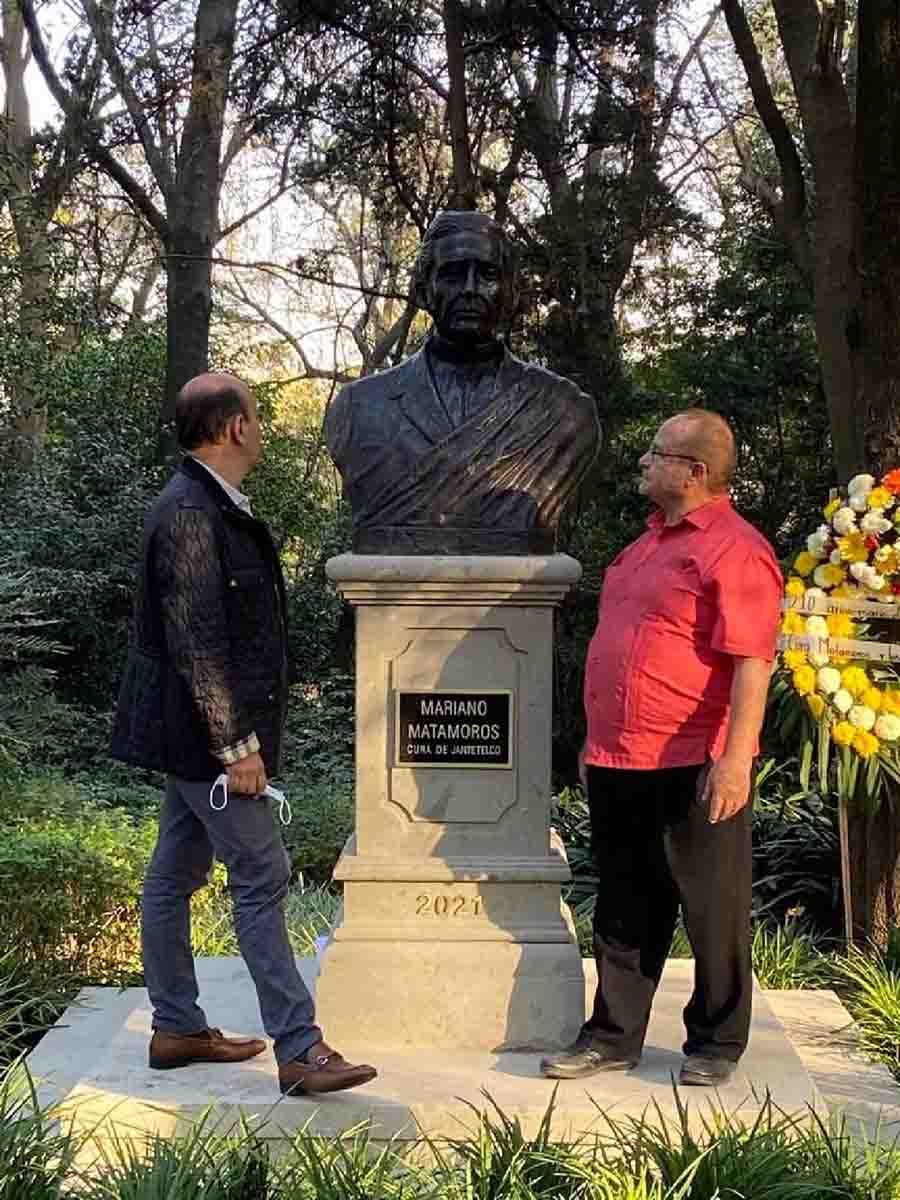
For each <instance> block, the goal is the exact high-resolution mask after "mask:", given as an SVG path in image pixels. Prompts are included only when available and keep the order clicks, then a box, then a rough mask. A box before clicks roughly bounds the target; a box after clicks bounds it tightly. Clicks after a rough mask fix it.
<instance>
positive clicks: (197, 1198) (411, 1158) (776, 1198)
mask: <svg viewBox="0 0 900 1200" xmlns="http://www.w3.org/2000/svg"><path fill="white" fill-rule="evenodd" d="M14 1074H15V1076H16V1080H15V1082H14V1083H11V1082H9V1080H10V1078H11V1076H8V1077H7V1082H6V1083H5V1084H4V1085H3V1087H2V1088H0V1200H62V1197H63V1196H68V1197H71V1200H897V1197H898V1196H900V1150H898V1149H897V1148H896V1147H895V1146H894V1145H892V1144H883V1143H874V1142H873V1143H865V1142H864V1141H861V1140H860V1138H859V1137H858V1136H857V1137H851V1136H850V1135H849V1133H848V1131H847V1129H846V1127H844V1126H842V1125H841V1124H839V1123H837V1124H833V1125H825V1124H824V1123H823V1122H821V1121H820V1120H818V1119H816V1118H815V1117H814V1116H812V1115H808V1116H807V1117H806V1118H805V1119H803V1120H798V1119H796V1118H792V1117H789V1116H787V1115H785V1114H782V1113H779V1112H778V1111H777V1110H776V1109H775V1108H774V1107H773V1106H772V1105H771V1104H765V1105H764V1106H763V1108H762V1110H761V1112H759V1114H758V1115H757V1116H756V1117H755V1119H753V1120H752V1121H747V1120H740V1119H739V1118H738V1117H736V1116H727V1115H721V1114H719V1115H712V1114H711V1115H709V1116H708V1117H706V1118H702V1119H701V1118H700V1117H699V1111H700V1110H698V1111H697V1112H691V1113H690V1114H689V1112H688V1109H687V1108H686V1107H684V1106H682V1107H680V1108H679V1110H678V1114H677V1117H676V1119H674V1120H669V1121H664V1120H663V1118H662V1116H661V1114H659V1113H658V1112H657V1113H651V1114H649V1115H647V1116H645V1117H644V1118H641V1119H631V1120H628V1121H618V1122H617V1121H616V1120H614V1119H612V1118H604V1116H603V1114H598V1116H599V1118H600V1119H599V1129H600V1132H599V1133H596V1134H592V1135H581V1136H579V1137H577V1138H576V1139H574V1140H571V1141H568V1142H566V1141H560V1140H558V1139H557V1138H555V1137H554V1136H553V1133H552V1129H553V1104H554V1101H555V1094H554V1097H553V1100H551V1103H550V1105H549V1106H548V1108H547V1111H546V1113H545V1115H544V1118H543V1120H542V1122H541V1123H540V1126H539V1128H538V1129H537V1130H536V1131H535V1132H534V1133H533V1134H531V1135H529V1134H526V1133H525V1131H524V1130H523V1128H522V1126H521V1124H520V1122H519V1120H518V1119H517V1118H516V1117H514V1116H511V1115H509V1114H507V1113H504V1112H503V1111H502V1110H501V1109H500V1108H498V1107H497V1106H496V1105H495V1104H494V1103H493V1101H492V1100H491V1098H490V1096H487V1095H486V1096H485V1098H484V1103H483V1105H482V1106H481V1107H480V1108H479V1109H476V1108H474V1107H473V1108H472V1117H471V1122H470V1128H469V1129H468V1130H467V1131H463V1132H461V1134H460V1136H459V1137H457V1138H454V1139H448V1140H440V1141H436V1140H430V1141H429V1140H428V1139H423V1140H422V1142H421V1143H420V1144H419V1145H418V1146H416V1147H413V1148H412V1150H409V1149H407V1150H405V1151H404V1152H401V1151H400V1149H399V1148H398V1145H397V1144H392V1143H388V1144H384V1143H376V1142H374V1141H373V1140H372V1139H371V1138H370V1136H369V1133H368V1130H367V1129H366V1127H364V1126H359V1127H356V1128H355V1129H351V1130H348V1131H347V1132H346V1133H344V1134H342V1135H338V1136H333V1137H329V1138H321V1137H316V1136H315V1135H313V1134H312V1133H310V1132H309V1130H308V1129H301V1130H300V1131H299V1132H297V1133H296V1134H294V1135H293V1137H292V1138H291V1140H290V1141H289V1143H288V1144H287V1145H286V1146H285V1145H284V1144H282V1146H281V1147H279V1151H278V1154H277V1155H275V1154H274V1153H272V1152H271V1151H270V1149H269V1147H268V1145H267V1144H266V1142H265V1141H263V1140H262V1139H261V1138H260V1137H259V1136H257V1134H256V1133H255V1132H254V1131H253V1130H252V1129H251V1128H250V1127H249V1126H247V1125H245V1126H244V1127H243V1128H241V1129H240V1130H239V1131H238V1132H237V1133H236V1134H232V1135H229V1136H228V1137H223V1136H221V1135H220V1134H219V1133H218V1132H217V1130H216V1129H215V1128H212V1127H210V1126H209V1124H208V1121H207V1120H205V1119H201V1120H200V1121H198V1122H197V1124H196V1125H195V1126H194V1127H193V1129H192V1130H191V1131H190V1132H189V1133H188V1134H187V1135H186V1136H184V1137H182V1138H179V1139H177V1140H176V1139H168V1138H163V1137H154V1136H151V1137H149V1138H148V1139H147V1141H146V1142H141V1141H140V1140H138V1139H136V1140H135V1141H134V1142H131V1141H125V1140H122V1139H118V1140H116V1139H114V1140H112V1142H111V1143H108V1144H106V1145H105V1146H104V1148H103V1149H102V1151H101V1160H100V1163H99V1164H95V1165H94V1166H93V1167H92V1168H91V1169H90V1171H89V1173H84V1174H82V1173H79V1172H78V1170H77V1169H76V1168H75V1166H74V1163H75V1156H76V1153H77V1151H78V1149H79V1145H80V1143H79V1141H78V1139H76V1138H74V1137H72V1136H68V1135H66V1134H61V1133H59V1132H57V1131H54V1128H53V1126H52V1123H51V1121H50V1118H49V1115H48V1114H47V1113H46V1112H42V1111H41V1110H40V1108H39V1106H38V1105H37V1103H36V1101H35V1099H34V1096H33V1093H32V1092H31V1091H30V1088H29V1085H28V1081H27V1077H25V1076H24V1073H23V1072H22V1071H17V1072H15V1073H14ZM421 1150H425V1151H426V1153H420V1152H419V1151H421ZM98 1168H99V1169H98Z"/></svg>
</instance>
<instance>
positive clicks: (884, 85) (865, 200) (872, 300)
mask: <svg viewBox="0 0 900 1200" xmlns="http://www.w3.org/2000/svg"><path fill="white" fill-rule="evenodd" d="M858 88H859V91H858V102H859V111H860V112H861V113H864V114H865V117H864V119H863V120H862V121H860V123H859V126H858V129H857V144H856V178H857V181H858V214H859V222H858V236H857V254H858V258H859V274H860V281H861V289H860V292H861V294H860V307H859V332H858V377H859V385H858V407H859V412H860V415H861V417H862V419H863V422H864V430H865V448H866V458H867V461H868V466H869V469H870V470H871V471H872V472H873V473H876V474H880V473H881V472H883V471H887V470H891V469H893V468H894V467H900V10H898V7H897V4H896V0H866V3H865V4H864V5H860V13H859V83H858Z"/></svg>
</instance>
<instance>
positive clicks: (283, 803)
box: [209, 772, 293, 825]
mask: <svg viewBox="0 0 900 1200" xmlns="http://www.w3.org/2000/svg"><path fill="white" fill-rule="evenodd" d="M219 788H221V789H222V803H221V804H217V803H216V792H217V790H218V789H219ZM262 795H263V796H267V797H268V799H270V800H275V801H276V802H277V804H278V820H279V821H280V822H281V823H282V825H290V823H291V820H292V819H293V814H292V812H291V806H290V804H289V803H288V798H287V796H286V795H285V794H284V792H282V791H281V790H280V789H279V788H276V787H272V785H271V783H267V784H266V788H265V791H264V792H262ZM209 807H210V808H211V809H212V810H213V812H224V811H225V809H226V808H227V807H228V776H227V775H226V774H225V773H224V772H223V773H222V774H221V775H219V776H218V778H217V779H216V781H215V783H213V785H212V787H211V788H210V789H209Z"/></svg>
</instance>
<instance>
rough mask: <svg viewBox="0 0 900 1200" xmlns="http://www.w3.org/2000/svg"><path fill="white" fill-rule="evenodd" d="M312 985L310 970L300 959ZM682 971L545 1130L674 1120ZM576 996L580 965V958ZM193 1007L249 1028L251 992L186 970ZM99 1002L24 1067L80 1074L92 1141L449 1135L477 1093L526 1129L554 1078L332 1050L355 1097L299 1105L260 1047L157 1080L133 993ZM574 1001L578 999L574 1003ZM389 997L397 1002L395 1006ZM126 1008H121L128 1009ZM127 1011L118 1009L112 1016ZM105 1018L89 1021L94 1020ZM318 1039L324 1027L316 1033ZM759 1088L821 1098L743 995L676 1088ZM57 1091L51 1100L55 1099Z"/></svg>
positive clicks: (692, 1096) (534, 1068) (756, 1097)
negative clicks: (242, 1132)
mask: <svg viewBox="0 0 900 1200" xmlns="http://www.w3.org/2000/svg"><path fill="white" fill-rule="evenodd" d="M301 969H302V970H303V973H304V975H305V977H306V979H307V982H308V983H309V984H310V985H312V986H314V982H315V973H316V964H315V962H314V961H312V960H301ZM692 969H693V964H692V963H691V962H689V961H685V960H672V961H671V962H670V963H669V964H668V967H667V969H666V973H665V976H664V979H663V983H662V986H661V988H660V993H659V995H658V997H657V1003H656V1005H655V1006H654V1014H653V1020H652V1022H651V1027H650V1032H649V1037H648V1042H647V1047H646V1050H645V1054H644V1057H643V1059H642V1061H641V1064H640V1066H639V1067H638V1068H637V1069H636V1070H635V1071H632V1072H628V1073H626V1074H623V1073H618V1072H616V1073H614V1074H610V1075H604V1076H599V1077H594V1078H591V1079H587V1080H583V1081H572V1082H565V1083H561V1084H560V1085H559V1086H558V1088H557V1090H556V1096H555V1113H554V1133H555V1134H556V1136H558V1137H560V1138H571V1137H574V1136H577V1135H579V1134H583V1133H589V1132H608V1131H609V1127H608V1124H607V1118H609V1119H611V1120H613V1121H622V1120H628V1119H631V1118H639V1117H641V1116H642V1115H644V1114H647V1116H648V1118H649V1119H652V1120H655V1121H660V1120H663V1119H667V1118H668V1119H673V1118H674V1117H675V1115H676V1111H677V1108H676V1094H675V1089H674V1087H673V1080H674V1078H675V1077H676V1076H677V1072H678V1068H679V1064H680V1061H681V1054H680V1049H679V1047H680V1043H681V1040H682V1037H683V1030H682V1026H681V1011H682V1009H683V1007H684V1005H685V1003H686V1002H687V999H688V996H689V994H690V987H691V975H692ZM585 973H586V975H587V976H588V995H590V992H591V989H592V987H593V983H592V976H593V964H591V963H590V962H585ZM198 975H199V977H200V983H201V993H202V1000H203V1002H204V1003H205V1005H206V1011H207V1015H208V1018H209V1020H210V1021H211V1022H212V1023H214V1024H220V1025H222V1026H223V1028H224V1029H225V1030H226V1032H229V1031H230V1032H235V1033H238V1032H239V1033H242V1034H253V1033H259V1032H261V1027H260V1019H259V1012H258V1008H257V1004H256V996H255V993H254V991H253V987H252V984H251V982H250V978H249V975H248V974H247V971H246V968H245V967H244V964H243V962H242V961H241V960H240V959H207V960H201V961H200V962H199V963H198ZM89 999H90V1000H91V1002H92V1004H94V1005H96V1004H102V1005H103V1006H104V1007H103V1008H100V1009H98V1008H96V1007H93V1008H91V1009H84V1010H83V1011H81V1012H79V1013H77V1014H73V1015H72V1016H69V1014H67V1019H66V1020H65V1021H64V1022H63V1023H61V1024H60V1027H58V1028H57V1029H55V1030H54V1031H53V1032H52V1033H51V1034H50V1035H48V1038H49V1040H48V1041H47V1045H46V1047H45V1046H44V1044H43V1043H42V1045H41V1047H39V1048H38V1049H37V1050H36V1051H35V1053H34V1054H33V1056H32V1058H31V1060H30V1062H31V1068H32V1071H33V1072H34V1073H35V1074H36V1075H42V1076H43V1077H44V1078H45V1079H47V1080H48V1081H49V1086H54V1087H55V1088H57V1089H61V1088H62V1087H64V1086H65V1084H66V1083H67V1082H71V1080H72V1078H73V1075H74V1073H75V1072H80V1074H79V1075H78V1080H77V1083H74V1084H73V1086H72V1087H70V1088H69V1089H68V1091H67V1092H66V1108H67V1109H69V1111H71V1112H72V1114H73V1121H74V1123H75V1126H76V1127H77V1128H78V1129H80V1130H82V1131H85V1130H91V1131H92V1133H93V1136H94V1137H95V1138H104V1137H109V1136H113V1135H115V1136H117V1137H135V1138H140V1137H141V1136H146V1135H147V1134H150V1133H159V1134H163V1135H168V1134H172V1133H175V1132H178V1131H183V1130H184V1129H185V1128H186V1127H187V1125H189V1124H191V1123H193V1122H194V1121H196V1120H197V1119H198V1118H200V1117H201V1116H206V1118H207V1120H208V1121H209V1122H211V1123H213V1124H215V1125H216V1127H217V1128H220V1129H227V1128H229V1127H231V1126H232V1125H234V1124H235V1123H236V1122H238V1121H240V1120H242V1119H244V1120H249V1121H250V1122H251V1124H252V1125H253V1126H254V1127H256V1128H257V1129H258V1130H259V1131H260V1132H261V1133H262V1134H263V1136H267V1137H271V1138H275V1139H279V1140H281V1139H284V1138H286V1137H290V1135H291V1134H292V1133H293V1132H294V1131H296V1130H298V1129H300V1128H308V1129H309V1130H310V1131H312V1132H315V1133H317V1134H321V1135H323V1136H334V1135H336V1134H338V1133H340V1132H343V1131H346V1130H347V1129H349V1128H352V1127H353V1126H355V1125H357V1124H359V1123H360V1122H368V1123H370V1124H371V1127H372V1134H373V1136H374V1137H375V1138H376V1139H378V1140H383V1139H388V1138H396V1139H399V1140H414V1139H417V1138H419V1137H421V1135H422V1133H423V1132H424V1133H426V1134H428V1135H429V1136H431V1137H435V1138H444V1137H459V1136H460V1135H462V1134H463V1133H464V1132H465V1130H466V1129H471V1128H472V1127H473V1124H474V1122H475V1118H474V1114H473V1109H481V1110H483V1109H485V1108H487V1107H488V1102H487V1099H486V1097H488V1096H489V1097H490V1098H491V1099H492V1100H493V1101H494V1102H495V1103H496V1104H497V1105H499V1106H500V1108H502V1109H503V1111H504V1112H506V1113H507V1114H509V1115H511V1116H517V1117H518V1118H519V1119H520V1121H521V1122H522V1125H523V1127H524V1129H525V1130H526V1131H531V1132H533V1131H534V1130H535V1129H536V1128H537V1125H538V1124H539V1122H540V1120H541V1119H542V1117H543V1116H544V1114H545V1112H546V1110H547V1107H548V1105H549V1104H550V1102H551V1099H552V1098H553V1096H554V1084H553V1082H552V1081H550V1080H546V1079H543V1078H541V1077H540V1075H539V1074H538V1061H539V1056H538V1055H536V1054H516V1053H510V1054H491V1053H485V1052H459V1053H452V1054H451V1053H447V1052H430V1053H425V1054H423V1053H417V1052H396V1051H394V1052H390V1053H388V1052H382V1053H379V1052H378V1051H377V1050H373V1049H372V1048H371V1047H365V1046H354V1045H342V1046H341V1050H342V1052H344V1053H345V1054H346V1055H347V1057H348V1058H350V1059H351V1060H353V1059H355V1060H357V1061H359V1060H363V1061H372V1062H374V1063H375V1065H376V1066H377V1067H378V1068H379V1078H378V1079H377V1080H376V1081H374V1082H373V1083H372V1084H369V1085H368V1086H367V1087H364V1088H360V1089H359V1090H357V1091H353V1092H345V1093H340V1094H337V1095H334V1096H329V1097H322V1098H319V1099H317V1100H312V1099H302V1098H301V1099H295V1098H291V1099H284V1098H282V1097H280V1096H279V1094H278V1090H277V1083H276V1066H275V1061H274V1058H273V1056H272V1054H271V1051H269V1052H267V1053H266V1054H264V1055H261V1056H260V1057H259V1058H256V1059H254V1060H252V1061H251V1062H248V1063H244V1064H242V1065H240V1066H238V1067H231V1068H222V1067H217V1066H204V1065H199V1066H196V1067H191V1068H189V1069H185V1070H179V1071H171V1072H158V1071H151V1070H150V1069H149V1068H148V1066H147V1042H148V1039H149V1035H150V1009H149V1005H148V1002H147V998H146V994H145V993H143V992H140V991H133V992H131V993H116V992H114V991H112V990H110V992H109V994H108V995H107V996H106V997H103V996H102V995H98V992H97V991H94V992H92V993H91V995H90V997H89ZM586 999H587V997H586ZM398 1002H399V1001H398ZM129 1005H130V1007H129ZM126 1009H128V1011H127V1012H126V1011H125V1010H126ZM101 1012H102V1013H105V1020H103V1021H101V1019H100V1013H101ZM326 1036H327V1031H326ZM767 1093H770V1094H771V1096H772V1099H773V1100H774V1102H775V1104H777V1106H778V1107H779V1108H780V1109H782V1110H783V1111H785V1112H792V1113H806V1112H808V1111H809V1108H810V1106H813V1107H816V1108H818V1109H820V1110H821V1108H822V1101H821V1098H820V1096H819V1094H818V1091H817V1089H816V1086H815V1084H814V1083H813V1081H812V1079H811V1078H810V1075H809V1073H808V1072H807V1070H806V1068H805V1067H804V1064H803V1062H802V1061H801V1058H800V1056H799V1055H798V1054H797V1051H796V1050H795V1049H794V1047H793V1046H792V1045H791V1043H790V1041H789V1039H788V1038H787V1036H786V1035H785V1032H784V1028H783V1026H782V1025H781V1023H780V1022H779V1020H778V1019H777V1017H776V1016H775V1014H774V1013H773V1011H772V1008H771V1005H770V1004H769V1002H768V1000H767V998H766V997H765V996H764V995H763V994H762V993H759V994H758V995H757V997H756V1004H755V1015H754V1028H753V1035H752V1038H751V1044H750V1049H749V1051H748V1053H747V1054H746V1056H745V1057H744V1059H743V1061H742V1062H741V1065H740V1068H739V1070H738V1072H737V1074H736V1076H735V1078H734V1080H733V1081H732V1082H731V1083H730V1084H729V1085H728V1086H727V1087H726V1088H724V1089H722V1090H721V1091H720V1092H719V1093H716V1094H711V1093H709V1092H706V1091H703V1090H700V1089H683V1090H681V1092H680V1099H681V1100H682V1102H684V1101H687V1102H688V1103H689V1105H690V1107H691V1111H692V1113H693V1114H694V1116H695V1118H696V1119H700V1117H701V1115H706V1116H708V1114H709V1112H710V1108H711V1107H712V1108H716V1109H718V1111H720V1112H721V1111H723V1110H724V1111H727V1112H729V1113H738V1114H741V1115H743V1116H745V1117H746V1119H747V1120H751V1119H752V1117H753V1115H754V1114H755V1113H756V1112H758V1110H759V1107H760V1105H761V1104H762V1103H763V1102H764V1099H765V1097H766V1095H767ZM57 1094H58V1092H57Z"/></svg>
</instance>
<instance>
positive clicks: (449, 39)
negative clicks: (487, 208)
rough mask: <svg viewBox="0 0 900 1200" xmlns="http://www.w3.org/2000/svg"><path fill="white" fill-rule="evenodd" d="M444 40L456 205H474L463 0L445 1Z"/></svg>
mask: <svg viewBox="0 0 900 1200" xmlns="http://www.w3.org/2000/svg"><path fill="white" fill-rule="evenodd" d="M444 39H445V44H446V47H447V74H448V75H449V76H450V97H449V100H448V102H447V120H448V123H449V125H450V146H451V151H452V154H453V184H454V196H453V205H454V207H455V208H461V209H468V210H471V209H474V208H475V179H474V177H473V175H472V152H471V149H470V147H469V106H468V100H467V98H466V56H465V52H464V50H463V12H462V5H461V4H460V0H444Z"/></svg>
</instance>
